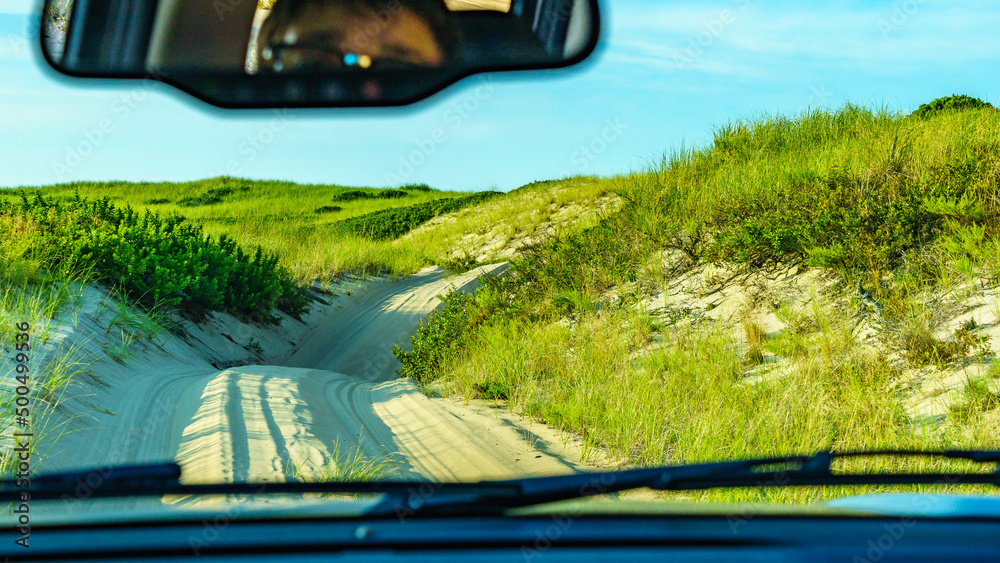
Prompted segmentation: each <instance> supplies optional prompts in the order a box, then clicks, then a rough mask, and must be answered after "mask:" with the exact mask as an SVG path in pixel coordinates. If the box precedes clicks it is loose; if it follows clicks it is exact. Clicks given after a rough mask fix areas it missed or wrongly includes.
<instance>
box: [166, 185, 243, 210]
mask: <svg viewBox="0 0 1000 563" xmlns="http://www.w3.org/2000/svg"><path fill="white" fill-rule="evenodd" d="M232 193H233V188H229V187H222V188H212V189H210V190H208V191H207V192H205V193H203V194H201V195H200V196H192V197H185V198H182V199H181V200H179V201H178V202H177V205H178V206H180V207H198V206H200V205H214V204H216V203H222V202H223V201H224V200H225V199H226V197H227V196H229V195H232Z"/></svg>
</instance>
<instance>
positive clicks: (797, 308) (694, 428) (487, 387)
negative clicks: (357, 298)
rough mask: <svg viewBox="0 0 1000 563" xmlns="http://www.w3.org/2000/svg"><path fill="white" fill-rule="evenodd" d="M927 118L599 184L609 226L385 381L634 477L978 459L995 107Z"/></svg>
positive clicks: (498, 283)
mask: <svg viewBox="0 0 1000 563" xmlns="http://www.w3.org/2000/svg"><path fill="white" fill-rule="evenodd" d="M938 106H940V107H937V108H935V107H931V108H930V109H928V110H927V111H922V112H920V114H918V115H914V116H906V115H900V114H895V113H891V112H887V111H878V110H876V111H870V110H866V109H863V108H859V107H856V106H851V105H848V106H846V107H844V108H842V109H840V110H837V111H814V112H810V113H807V114H805V115H802V116H799V117H795V118H788V117H782V116H773V117H762V118H759V119H755V120H749V121H739V122H735V123H732V124H730V125H727V126H725V127H722V128H721V129H720V130H718V131H717V132H716V134H715V137H714V142H713V143H712V144H711V145H710V146H708V147H705V148H703V149H700V150H693V151H688V152H678V153H674V154H672V155H670V156H669V157H667V158H665V159H664V161H663V163H662V164H661V165H660V166H658V167H655V168H653V169H650V170H647V171H644V172H637V173H634V174H631V175H629V176H626V177H622V178H618V179H616V180H615V184H616V186H617V193H618V195H619V196H620V197H621V198H622V200H623V201H624V202H625V203H624V205H623V206H622V207H621V209H620V211H618V212H616V213H614V214H611V215H609V216H607V217H605V218H603V219H602V220H601V221H600V222H599V223H598V224H596V225H595V226H593V227H592V228H590V229H587V230H586V231H584V232H581V233H577V234H571V235H568V236H564V237H559V238H557V239H553V240H550V241H549V242H547V243H546V244H545V245H543V246H542V247H540V248H535V249H534V251H532V252H530V253H528V254H527V255H526V256H523V257H522V258H521V259H519V260H518V261H517V263H516V265H515V268H514V272H513V275H510V276H507V277H505V278H503V279H500V280H494V281H492V282H490V283H487V284H486V286H485V287H484V288H483V289H481V290H480V291H479V292H478V293H477V294H476V295H475V296H463V295H457V294H456V295H453V296H451V297H450V298H449V299H448V301H447V304H446V307H445V309H444V311H443V312H442V313H441V314H439V315H436V316H435V317H434V318H433V320H432V322H430V323H429V324H428V325H427V326H425V327H424V328H423V329H422V330H421V331H419V332H418V333H417V334H416V335H415V336H414V338H413V342H412V350H404V349H397V350H396V354H397V356H399V357H400V359H401V360H402V361H403V368H402V369H401V373H402V374H403V375H407V376H411V377H414V378H417V379H418V380H419V381H421V382H423V383H424V384H425V385H426V386H428V387H430V388H432V389H436V390H438V391H441V392H445V393H449V392H451V393H460V394H463V395H464V396H466V397H482V398H487V399H500V400H505V401H508V402H509V403H510V404H511V405H512V406H514V407H515V408H518V409H520V410H522V411H524V412H526V413H528V414H530V415H532V416H535V417H539V418H543V419H545V420H547V421H549V422H550V423H553V424H557V425H559V426H562V427H565V428H568V429H571V430H574V431H577V432H579V433H581V434H583V436H584V437H585V438H586V440H587V443H588V444H589V445H590V446H592V447H603V448H606V449H608V450H610V451H611V452H612V453H614V454H616V455H617V456H618V457H619V458H621V459H622V460H624V461H626V462H628V463H631V464H638V465H649V464H662V463H684V462H698V461H703V460H718V459H727V458H736V457H759V456H772V455H779V454H786V453H790V452H811V451H815V450H819V449H828V448H829V449H839V450H854V449H860V448H929V447H977V448H997V447H1000V436H998V435H997V433H996V431H995V429H996V428H997V424H998V423H1000V408H997V407H1000V392H998V388H1000V387H998V384H1000V369H996V368H995V367H994V364H993V361H994V353H993V349H994V348H992V347H991V338H992V334H991V331H993V329H994V328H995V327H997V326H998V322H997V319H996V318H995V317H997V315H998V314H1000V297H997V294H996V291H995V288H996V287H997V284H998V282H1000V253H998V252H997V249H998V247H1000V244H998V243H1000V238H998V234H1000V218H998V214H997V212H998V209H1000V205H998V204H1000V201H998V193H1000V113H998V112H997V111H995V110H993V109H992V108H991V107H982V108H978V109H976V108H967V107H957V108H956V107H948V104H938ZM803 272H804V273H803ZM803 279H808V280H811V281H810V283H809V284H808V285H805V286H803V288H802V289H801V290H798V291H797V293H796V292H792V291H790V290H789V289H788V287H784V286H782V283H785V284H786V285H787V284H791V283H792V282H791V281H789V282H787V283H786V282H781V280H793V281H794V280H803ZM859 284H861V285H860V286H859ZM734 287H735V289H736V290H738V291H734ZM723 296H726V297H723ZM973 301H975V303H973V304H972V305H970V303H972V302H973ZM721 312H724V313H725V314H722V313H721ZM970 312H972V314H971V315H970ZM939 376H941V377H944V376H951V381H952V383H953V385H952V386H951V387H946V386H940V387H934V386H932V385H931V384H930V382H932V381H937V380H935V379H934V378H935V377H939ZM942 381H943V380H942ZM933 396H943V397H948V398H953V400H951V401H950V406H949V407H948V408H949V409H950V410H947V411H946V412H945V413H943V414H940V415H938V414H934V415H928V414H926V413H923V412H921V409H922V408H925V407H924V406H922V405H924V400H925V399H926V398H927V397H933ZM895 463H897V462H882V461H875V462H865V464H863V466H862V468H864V469H886V468H888V467H890V464H893V465H891V466H893V467H895V465H894V464H895ZM943 463H944V462H941V461H939V460H938V461H934V462H927V461H915V462H913V464H912V465H910V464H907V467H911V468H913V467H916V468H921V469H929V468H932V467H933V468H936V469H941V468H942V464H943ZM949 467H952V466H949ZM938 490H940V489H938ZM991 490H992V489H991ZM856 492H871V490H870V489H861V488H854V489H849V490H836V489H825V490H796V491H790V490H772V491H735V492H734V491H715V492H708V493H693V494H691V495H687V496H686V497H695V498H703V499H714V500H796V501H802V500H812V499H816V498H820V497H824V496H840V495H843V494H847V493H856Z"/></svg>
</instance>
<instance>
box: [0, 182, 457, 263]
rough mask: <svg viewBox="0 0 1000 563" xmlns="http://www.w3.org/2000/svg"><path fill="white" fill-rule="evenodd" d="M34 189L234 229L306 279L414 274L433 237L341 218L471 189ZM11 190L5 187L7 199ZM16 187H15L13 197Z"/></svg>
mask: <svg viewBox="0 0 1000 563" xmlns="http://www.w3.org/2000/svg"><path fill="white" fill-rule="evenodd" d="M30 191H39V192H41V193H42V194H43V195H44V196H45V197H47V198H50V199H52V200H53V201H57V202H67V201H70V200H71V199H72V198H73V197H74V194H75V193H79V194H80V195H81V196H82V197H90V198H103V197H107V198H109V200H110V201H111V202H112V203H113V204H115V205H116V206H119V207H124V206H130V207H132V208H133V209H135V210H136V211H138V212H142V211H144V210H151V211H155V212H157V213H159V214H161V215H169V214H178V215H181V216H183V217H184V218H185V219H186V221H187V222H189V223H191V224H194V225H198V226H200V227H201V228H202V229H203V230H204V232H205V233H206V234H210V235H212V236H214V237H219V236H221V235H226V236H227V237H229V238H230V239H232V240H234V241H235V242H237V243H238V244H239V245H240V246H243V247H245V248H254V247H256V246H261V247H262V248H263V249H264V251H265V252H266V253H268V254H273V255H275V256H277V257H278V259H279V263H280V264H281V265H282V266H283V267H285V268H286V269H287V270H288V271H289V272H291V274H292V276H293V277H294V278H295V279H296V280H298V281H299V282H312V281H313V280H317V279H319V280H328V279H333V278H336V277H337V276H339V275H341V274H344V273H348V272H351V273H356V274H378V273H390V274H408V273H411V272H414V271H416V270H418V269H420V268H421V267H423V266H426V265H427V264H430V263H434V262H435V261H436V259H437V257H436V256H435V255H433V254H432V253H431V252H428V251H426V250H425V249H426V245H422V244H396V243H395V242H394V241H392V240H389V239H381V240H373V239H371V238H368V237H366V236H363V235H358V234H354V233H353V231H352V230H350V229H345V228H344V227H343V225H341V224H340V222H341V221H343V220H345V219H350V218H352V217H356V216H360V215H366V214H369V213H373V212H377V211H383V210H387V209H391V208H396V207H408V206H413V205H417V206H419V205H422V204H426V203H429V202H432V201H438V200H448V199H453V198H465V197H468V196H469V195H470V194H469V193H468V192H446V191H439V190H434V189H432V188H431V187H429V186H427V185H425V184H413V185H407V186H402V187H400V188H399V189H389V190H379V189H371V188H346V187H344V186H338V185H304V184H295V183H292V182H283V181H274V180H247V179H241V178H230V177H219V178H210V179H207V180H199V181H195V182H181V183H172V182H156V183H133V182H74V183H69V184H61V185H56V186H47V187H43V188H35V189H32V190H30ZM358 194H362V195H358ZM383 194H388V195H383ZM4 195H5V194H3V193H0V199H4V197H3V196H4ZM12 195H13V194H12V193H11V192H7V194H6V198H8V199H9V198H10V197H12Z"/></svg>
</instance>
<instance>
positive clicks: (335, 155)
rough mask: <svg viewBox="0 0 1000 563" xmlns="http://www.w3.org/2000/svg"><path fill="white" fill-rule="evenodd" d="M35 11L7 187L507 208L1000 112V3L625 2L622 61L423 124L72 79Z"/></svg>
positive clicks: (424, 117) (406, 113)
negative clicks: (384, 198)
mask: <svg viewBox="0 0 1000 563" xmlns="http://www.w3.org/2000/svg"><path fill="white" fill-rule="evenodd" d="M36 8H37V6H36V4H35V2H34V1H33V0H0V131H2V134H0V186H17V185H41V184H50V183H55V182H64V181H75V180H145V181H160V180H191V179H199V178H206V177H212V176H218V175H222V174H227V173H232V175H236V176H241V177H249V178H269V179H286V180H293V181H296V182H303V183H306V182H309V183H313V182H315V183H333V184H344V185H367V186H388V185H395V184H398V183H401V182H406V183H410V182H424V183H428V184H430V185H432V186H434V187H437V188H441V189H458V190H478V189H485V188H491V187H492V188H498V189H501V190H508V189H512V188H516V187H518V186H520V185H522V184H524V183H527V182H530V181H533V180H543V179H550V178H558V177H561V176H566V175H574V174H599V175H613V174H617V173H621V172H627V171H629V170H633V169H636V168H642V167H645V166H646V165H647V164H648V163H650V162H654V161H658V160H659V159H660V157H661V156H662V155H663V154H664V152H667V151H669V150H671V149H673V148H676V147H679V146H681V144H682V143H683V144H685V145H686V146H698V145H701V144H704V143H705V142H707V141H708V140H709V139H711V132H712V130H713V128H714V127H717V126H719V125H721V124H724V123H726V122H729V121H732V120H734V119H739V118H743V117H752V116H755V115H759V114H761V113H764V112H767V113H776V112H781V113H784V114H794V113H797V112H800V111H802V110H803V109H805V108H807V107H810V106H812V107H838V106H840V105H842V104H843V103H845V102H847V101H851V102H855V103H860V104H866V105H878V106H888V107H890V108H894V109H899V110H903V111H909V110H912V109H915V108H916V107H917V106H918V105H920V104H921V103H923V102H926V101H929V100H931V99H933V98H936V97H939V96H942V95H949V94H952V93H964V94H969V95H972V96H977V97H980V98H983V99H985V100H988V101H990V102H993V103H994V104H997V105H1000V33H997V32H996V30H997V29H1000V3H997V2H995V1H992V0H989V1H987V0H982V1H980V0H964V1H963V0H958V1H954V0H947V1H946V0H899V1H895V2H872V1H865V2H860V1H857V2H846V1H845V2H836V1H832V2H822V3H818V2H817V3H814V2H801V1H800V2H765V1H764V0H721V1H712V2H704V1H701V2H666V1H649V0H606V1H605V2H603V8H604V14H605V18H606V19H605V30H604V32H605V34H604V40H603V43H602V45H601V47H600V49H599V51H598V53H597V54H596V55H594V57H593V58H592V60H590V61H589V62H587V63H585V64H584V65H581V67H578V68H576V69H571V70H566V71H557V72H535V73H518V74H508V75H492V76H491V77H490V78H489V79H483V78H478V77H474V78H470V79H466V80H464V81H463V82H460V83H459V84H457V85H454V86H452V87H451V88H449V89H447V90H445V91H444V92H442V93H440V94H438V95H436V96H434V97H433V98H431V99H430V100H428V101H426V102H423V103H421V104H418V105H417V106H412V107H410V108H404V109H394V110H329V111H305V112H295V111H288V112H287V113H284V114H278V113H274V112H270V111H262V112H251V113H247V112H237V113H233V112H224V111H220V110H213V109H210V108H209V107H208V106H205V105H203V104H201V103H199V102H196V101H193V100H190V99H188V98H187V97H185V96H184V95H183V94H181V93H179V92H176V91H174V90H172V89H171V88H169V87H167V86H163V85H159V84H155V83H150V82H124V83H108V82H99V83H96V84H93V83H86V81H85V82H74V81H71V80H66V79H62V78H60V77H59V76H57V75H55V74H54V73H53V72H51V71H48V70H47V69H44V68H42V65H43V64H44V63H43V62H41V60H40V58H39V56H38V55H37V54H36V53H35V49H34V44H35V42H34V39H29V37H30V36H29V35H28V34H29V25H30V21H31V19H32V18H31V17H30V15H29V14H31V12H32V11H33V10H35V9H36ZM102 124H103V125H104V126H105V129H106V131H107V132H105V133H100V134H98V133H95V130H99V129H100V127H101V126H102ZM435 138H436V139H437V140H436V141H435V140H434V139H435ZM421 147H423V150H422V149H421ZM82 153H86V154H82Z"/></svg>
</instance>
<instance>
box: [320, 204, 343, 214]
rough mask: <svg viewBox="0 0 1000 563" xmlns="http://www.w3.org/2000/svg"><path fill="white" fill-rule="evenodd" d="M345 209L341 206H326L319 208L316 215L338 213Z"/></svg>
mask: <svg viewBox="0 0 1000 563" xmlns="http://www.w3.org/2000/svg"><path fill="white" fill-rule="evenodd" d="M343 209H344V208H343V207H341V206H339V205H324V206H323V207H317V208H316V211H315V213H336V212H337V211H343Z"/></svg>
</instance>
